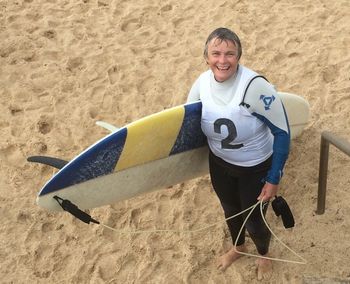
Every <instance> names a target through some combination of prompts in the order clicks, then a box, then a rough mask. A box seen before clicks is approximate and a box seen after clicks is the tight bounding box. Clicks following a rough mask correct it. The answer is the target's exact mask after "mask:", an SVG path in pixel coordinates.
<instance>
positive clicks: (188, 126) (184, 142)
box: [170, 102, 207, 155]
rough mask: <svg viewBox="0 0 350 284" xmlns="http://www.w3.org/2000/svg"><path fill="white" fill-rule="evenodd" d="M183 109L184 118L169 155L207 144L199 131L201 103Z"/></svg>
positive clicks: (188, 105) (200, 130)
mask: <svg viewBox="0 0 350 284" xmlns="http://www.w3.org/2000/svg"><path fill="white" fill-rule="evenodd" d="M184 107H185V116H184V119H183V122H182V126H181V129H180V132H179V134H178V136H177V138H176V141H175V143H174V146H173V148H172V149H171V151H170V155H174V154H178V153H181V152H185V151H188V150H193V149H196V148H199V147H202V146H204V145H206V143H207V138H206V137H205V135H204V134H203V132H202V129H201V114H202V103H201V102H197V103H192V104H187V105H185V106H184Z"/></svg>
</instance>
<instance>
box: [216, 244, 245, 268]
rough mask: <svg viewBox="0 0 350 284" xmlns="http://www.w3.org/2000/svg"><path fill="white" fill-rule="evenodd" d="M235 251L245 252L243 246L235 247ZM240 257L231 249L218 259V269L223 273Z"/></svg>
mask: <svg viewBox="0 0 350 284" xmlns="http://www.w3.org/2000/svg"><path fill="white" fill-rule="evenodd" d="M236 249H237V250H238V251H241V252H245V251H246V248H245V246H244V245H242V246H237V247H236ZM241 256H243V255H242V254H239V253H237V252H236V251H235V249H234V248H231V249H230V250H229V251H228V252H226V253H225V254H224V255H222V256H220V257H219V261H218V269H219V270H221V271H225V270H226V269H227V268H228V267H229V266H230V265H231V264H232V263H233V262H234V261H235V260H237V259H238V258H240V257H241Z"/></svg>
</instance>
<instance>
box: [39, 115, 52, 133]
mask: <svg viewBox="0 0 350 284" xmlns="http://www.w3.org/2000/svg"><path fill="white" fill-rule="evenodd" d="M37 127H38V130H39V132H40V133H42V134H48V133H49V132H50V131H51V129H52V122H51V121H49V119H48V118H41V119H40V120H39V121H38V122H37Z"/></svg>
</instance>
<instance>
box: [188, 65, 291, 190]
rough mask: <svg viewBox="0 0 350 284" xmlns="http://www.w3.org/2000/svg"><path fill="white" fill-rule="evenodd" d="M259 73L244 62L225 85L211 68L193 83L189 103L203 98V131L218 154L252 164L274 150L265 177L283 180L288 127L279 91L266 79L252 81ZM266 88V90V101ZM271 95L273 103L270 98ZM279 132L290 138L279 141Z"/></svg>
mask: <svg viewBox="0 0 350 284" xmlns="http://www.w3.org/2000/svg"><path fill="white" fill-rule="evenodd" d="M257 76H258V74H257V73H255V72H254V71H252V70H250V69H248V68H246V67H244V66H242V65H239V68H238V70H237V73H236V75H235V76H233V77H232V78H229V79H228V80H226V81H224V82H221V83H220V82H217V81H216V80H215V78H214V74H213V72H212V71H211V70H208V71H206V72H204V73H202V74H201V75H200V76H199V78H198V79H197V80H196V82H195V83H194V84H193V86H192V88H191V91H190V93H189V96H188V99H187V102H192V101H197V100H200V101H201V102H202V119H201V127H202V131H203V133H204V134H205V135H206V136H207V139H208V145H209V147H210V149H211V151H212V152H213V153H214V154H215V155H216V156H217V157H220V158H221V159H223V160H224V161H226V162H228V163H231V164H234V165H237V166H243V167H251V166H255V165H258V164H259V163H262V162H264V161H266V160H267V159H268V158H269V157H270V156H271V155H272V153H274V157H273V161H272V167H271V171H270V172H269V174H268V177H267V178H266V180H267V181H269V182H271V183H274V184H278V183H279V180H280V178H281V176H282V169H283V167H284V163H285V161H286V159H287V157H288V151H289V126H288V121H287V118H286V115H285V113H284V108H283V104H282V102H281V100H280V98H279V96H278V94H277V92H276V91H275V89H274V88H273V86H272V85H271V84H269V83H268V82H267V81H266V80H265V79H263V78H258V79H259V80H258V79H257V80H254V81H252V79H253V78H256V77H257ZM255 81H256V82H255ZM252 82H254V83H253V84H252ZM249 84H250V86H249ZM248 86H249V89H248V90H247V88H248ZM246 90H247V92H246ZM261 91H263V92H264V94H266V97H265V96H264V98H265V100H263V99H262V94H260V92H261ZM244 95H246V97H245V98H244ZM270 97H271V98H273V101H272V100H268V99H267V98H270ZM243 99H244V101H246V100H247V101H249V103H250V104H249V105H248V107H247V104H246V105H245V106H243V105H244V104H243V105H242V104H241V103H242V101H243ZM267 104H268V105H267ZM275 122H277V123H275ZM276 133H277V134H276ZM276 135H277V136H278V135H282V136H286V137H287V138H283V139H282V140H283V141H282V142H281V143H280V142H278V141H277V142H278V143H277V144H276ZM274 138H275V139H274ZM274 140H275V141H274ZM277 140H278V139H277ZM287 141H288V142H287ZM281 149H282V150H281ZM275 150H276V151H275ZM275 153H276V155H275ZM275 156H276V157H275Z"/></svg>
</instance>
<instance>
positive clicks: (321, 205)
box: [316, 131, 350, 215]
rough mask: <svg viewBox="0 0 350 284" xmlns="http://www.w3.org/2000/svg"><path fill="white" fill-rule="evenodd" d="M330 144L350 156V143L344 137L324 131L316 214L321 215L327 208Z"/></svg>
mask: <svg viewBox="0 0 350 284" xmlns="http://www.w3.org/2000/svg"><path fill="white" fill-rule="evenodd" d="M329 144H332V145H334V146H335V147H337V148H338V149H339V150H341V151H343V152H344V153H345V154H347V155H348V156H350V143H349V142H348V141H346V140H345V139H344V138H341V137H339V136H336V135H335V134H333V133H331V132H329V131H324V132H322V134H321V149H320V167H319V174H318V196H317V210H316V214H318V215H321V214H323V213H324V212H325V208H326V189H327V172H328V156H329Z"/></svg>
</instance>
